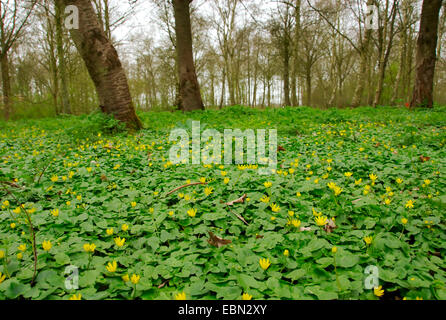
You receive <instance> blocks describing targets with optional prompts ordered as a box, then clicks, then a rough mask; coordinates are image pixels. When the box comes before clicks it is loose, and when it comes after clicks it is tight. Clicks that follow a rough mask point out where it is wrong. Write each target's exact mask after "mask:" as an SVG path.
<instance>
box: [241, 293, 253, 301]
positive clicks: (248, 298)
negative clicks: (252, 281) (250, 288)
mask: <svg viewBox="0 0 446 320" xmlns="http://www.w3.org/2000/svg"><path fill="white" fill-rule="evenodd" d="M251 299H252V295H250V294H248V293H246V292H245V293H244V294H243V295H242V300H251Z"/></svg>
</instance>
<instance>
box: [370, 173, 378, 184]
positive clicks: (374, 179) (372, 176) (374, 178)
mask: <svg viewBox="0 0 446 320" xmlns="http://www.w3.org/2000/svg"><path fill="white" fill-rule="evenodd" d="M369 178H370V180H372V182H375V181H376V179H378V176H376V175H375V174H373V173H371V174H370V175H369Z"/></svg>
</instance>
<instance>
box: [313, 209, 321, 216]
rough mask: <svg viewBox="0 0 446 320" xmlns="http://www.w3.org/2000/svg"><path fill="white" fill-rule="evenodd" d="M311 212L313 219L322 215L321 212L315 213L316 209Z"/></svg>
mask: <svg viewBox="0 0 446 320" xmlns="http://www.w3.org/2000/svg"><path fill="white" fill-rule="evenodd" d="M312 210H313V216H315V217H320V216H321V215H322V211H321V212H317V211H316V209H314V208H312Z"/></svg>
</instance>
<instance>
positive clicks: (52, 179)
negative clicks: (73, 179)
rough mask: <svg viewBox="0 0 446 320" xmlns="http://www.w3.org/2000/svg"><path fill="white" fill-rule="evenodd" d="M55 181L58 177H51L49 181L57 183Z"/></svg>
mask: <svg viewBox="0 0 446 320" xmlns="http://www.w3.org/2000/svg"><path fill="white" fill-rule="evenodd" d="M57 180H59V177H58V176H52V177H51V181H53V182H57Z"/></svg>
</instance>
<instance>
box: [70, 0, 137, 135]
mask: <svg viewBox="0 0 446 320" xmlns="http://www.w3.org/2000/svg"><path fill="white" fill-rule="evenodd" d="M64 4H65V6H68V5H75V6H76V7H77V8H78V9H79V29H77V30H76V29H72V30H70V33H71V36H72V38H73V41H74V43H75V45H76V48H77V50H78V51H79V53H80V55H81V56H82V59H83V60H84V62H85V65H86V67H87V69H88V72H89V74H90V77H91V79H92V80H93V82H94V85H95V87H96V92H97V94H98V97H99V103H100V108H101V110H102V111H103V112H105V113H108V114H111V115H113V116H114V117H115V118H116V119H118V120H120V121H123V122H125V123H126V125H127V127H128V128H132V129H140V128H142V124H141V121H140V120H139V119H138V117H137V116H136V113H135V109H134V106H133V102H132V98H131V96H130V90H129V86H128V82H127V77H126V75H125V73H124V69H123V68H122V65H121V61H120V60H119V57H118V53H117V52H116V49H115V48H114V47H113V45H112V44H111V42H110V40H109V39H108V38H107V37H106V35H105V33H104V31H103V30H102V29H101V26H100V24H99V21H98V18H97V15H96V14H95V11H94V9H93V5H92V4H91V2H90V1H89V0H64Z"/></svg>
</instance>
